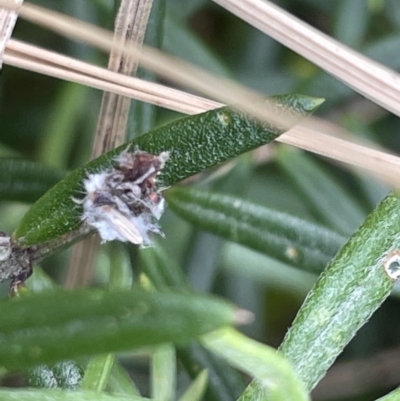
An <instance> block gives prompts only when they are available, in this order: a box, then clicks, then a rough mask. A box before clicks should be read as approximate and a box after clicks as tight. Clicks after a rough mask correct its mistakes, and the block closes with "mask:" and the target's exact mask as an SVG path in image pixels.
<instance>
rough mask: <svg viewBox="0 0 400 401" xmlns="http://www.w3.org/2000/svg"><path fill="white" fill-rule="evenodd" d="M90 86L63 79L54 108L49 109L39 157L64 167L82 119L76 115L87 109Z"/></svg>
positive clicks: (48, 163)
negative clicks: (85, 106) (85, 105)
mask: <svg viewBox="0 0 400 401" xmlns="http://www.w3.org/2000/svg"><path fill="white" fill-rule="evenodd" d="M88 93H89V88H88V87H86V86H85V85H77V84H75V83H71V82H63V83H62V86H61V87H60V89H59V93H58V96H57V97H56V98H55V99H54V101H53V105H52V106H53V109H52V110H49V111H48V118H47V120H48V121H47V123H46V128H45V131H44V133H43V136H42V138H41V141H42V146H41V149H40V155H39V160H40V161H41V162H43V163H44V164H46V165H47V166H52V167H59V168H65V167H66V166H67V162H68V159H69V157H70V151H71V149H73V145H74V141H75V136H74V135H73V134H74V130H75V129H76V125H77V123H78V122H79V119H78V118H77V115H79V113H82V110H84V107H83V106H84V103H85V101H86V99H87V97H88V96H87V95H88Z"/></svg>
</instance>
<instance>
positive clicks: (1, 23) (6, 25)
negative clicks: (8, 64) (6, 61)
mask: <svg viewBox="0 0 400 401" xmlns="http://www.w3.org/2000/svg"><path fill="white" fill-rule="evenodd" d="M13 1H14V3H15V4H16V5H17V6H20V5H21V4H22V2H23V1H24V0H13ZM17 18H18V14H17V13H16V12H15V11H12V10H7V9H4V8H1V9H0V69H1V67H2V65H3V54H4V49H5V47H6V44H7V42H8V40H9V39H10V38H11V35H12V33H13V30H14V26H15V23H16V22H17Z"/></svg>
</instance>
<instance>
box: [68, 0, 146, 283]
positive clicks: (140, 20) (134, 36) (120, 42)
mask: <svg viewBox="0 0 400 401" xmlns="http://www.w3.org/2000/svg"><path fill="white" fill-rule="evenodd" d="M152 1H153V0H122V1H121V4H120V7H119V10H118V13H117V17H116V19H115V27H114V45H113V47H112V49H111V52H110V56H109V62H108V69H109V70H111V71H114V72H118V73H121V74H127V75H130V74H135V73H136V70H137V67H138V60H137V59H136V57H135V54H134V53H129V54H126V53H125V52H123V51H121V47H123V46H128V45H131V46H132V47H134V48H136V49H139V48H140V47H141V46H142V44H143V40H144V35H145V32H146V26H147V22H148V19H149V15H150V10H151V6H152ZM130 105H131V99H130V98H129V97H126V96H123V95H118V94H115V93H113V92H104V93H103V97H102V102H101V107H100V112H99V116H98V120H97V127H96V134H95V136H94V140H93V147H92V159H94V158H96V157H98V156H100V155H101V154H103V153H105V152H107V151H109V150H111V149H114V148H115V147H117V146H119V145H122V144H123V143H124V142H125V136H126V126H127V123H128V116H129V109H130ZM99 245H100V241H99V238H98V235H97V234H95V235H94V236H92V237H91V238H87V239H85V240H83V241H81V242H79V243H77V244H75V245H74V247H73V249H72V254H71V259H70V263H69V268H68V274H67V278H66V286H67V287H69V288H71V287H76V286H78V285H79V286H86V285H89V284H90V282H91V280H92V277H93V274H94V270H95V260H96V256H97V254H98V248H99Z"/></svg>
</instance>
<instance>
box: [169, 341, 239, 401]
mask: <svg viewBox="0 0 400 401" xmlns="http://www.w3.org/2000/svg"><path fill="white" fill-rule="evenodd" d="M177 352H178V357H179V361H180V362H181V363H182V365H183V367H184V368H185V370H186V371H187V372H188V374H189V375H190V377H192V378H195V377H197V375H198V374H199V372H200V371H201V370H202V369H206V370H207V371H208V388H207V391H206V396H205V398H206V400H209V401H231V400H234V399H236V398H237V397H239V395H240V394H241V393H242V391H243V389H244V382H243V378H242V377H241V375H240V374H239V373H238V372H237V371H236V370H235V369H234V368H233V367H231V366H230V365H229V364H228V363H227V362H226V361H224V360H223V359H221V358H218V357H217V356H216V355H213V354H212V353H211V352H209V351H208V350H207V349H205V348H204V347H203V346H201V345H200V344H198V343H197V342H195V343H191V344H189V345H187V346H186V347H184V348H183V347H181V348H178V349H177Z"/></svg>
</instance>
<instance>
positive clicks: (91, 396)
mask: <svg viewBox="0 0 400 401" xmlns="http://www.w3.org/2000/svg"><path fill="white" fill-rule="evenodd" d="M0 399H1V400H3V401H21V400H24V401H43V400H51V401H148V398H141V397H135V396H133V397H126V396H120V395H119V396H112V395H108V394H104V393H100V394H99V393H97V392H94V391H70V392H67V391H59V390H44V389H41V390H38V389H29V390H16V389H9V390H6V389H3V390H0Z"/></svg>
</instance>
